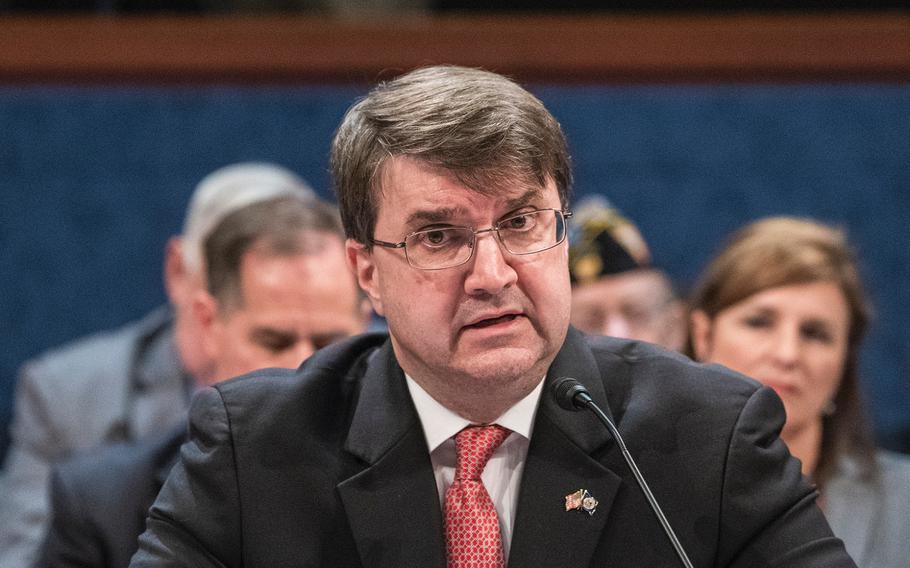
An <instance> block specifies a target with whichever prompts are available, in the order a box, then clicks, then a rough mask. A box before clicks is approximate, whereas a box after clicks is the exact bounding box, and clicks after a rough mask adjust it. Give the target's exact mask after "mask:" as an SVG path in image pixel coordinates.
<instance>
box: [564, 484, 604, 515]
mask: <svg viewBox="0 0 910 568" xmlns="http://www.w3.org/2000/svg"><path fill="white" fill-rule="evenodd" d="M596 510H597V499H595V498H594V496H593V495H591V494H590V493H588V490H587V489H579V490H578V491H575V492H574V493H569V494H568V495H566V511H584V512H586V513H587V514H588V515H593V514H594V511H596Z"/></svg>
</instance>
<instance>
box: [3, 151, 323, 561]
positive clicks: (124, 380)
mask: <svg viewBox="0 0 910 568" xmlns="http://www.w3.org/2000/svg"><path fill="white" fill-rule="evenodd" d="M312 193H313V192H312V190H311V189H310V188H309V186H307V184H306V183H305V182H304V181H303V180H301V179H300V178H299V177H297V176H296V175H295V174H293V173H292V172H290V171H288V170H286V169H284V168H282V167H280V166H276V165H272V164H264V163H243V164H235V165H232V166H228V167H225V168H222V169H219V170H217V171H215V172H213V173H211V174H210V175H209V176H207V177H206V178H205V179H203V180H202V182H200V184H199V185H198V186H197V188H196V190H195V192H194V194H193V197H192V199H191V202H190V205H189V208H188V210H187V216H186V221H185V223H184V229H183V234H182V235H181V236H178V237H173V238H171V239H170V240H169V241H168V243H167V248H166V251H165V263H164V282H165V288H166V291H167V295H168V300H169V304H170V305H169V306H168V307H162V308H159V309H157V310H155V311H154V312H152V313H151V314H149V315H147V316H146V317H144V318H143V319H141V320H140V321H138V322H133V323H131V324H128V325H126V326H124V327H122V328H120V329H116V330H112V331H107V332H103V333H99V334H97V335H93V336H90V337H87V338H83V339H80V340H77V341H75V342H73V343H71V344H68V345H65V346H63V347H60V348H57V349H54V350H52V351H50V352H48V353H46V354H44V355H41V356H39V357H38V358H36V359H34V360H32V361H29V362H27V363H25V364H24V365H23V366H22V370H21V372H20V376H19V380H18V383H17V391H16V397H15V403H14V404H15V410H14V418H13V423H12V425H11V438H12V446H11V448H10V453H9V455H8V456H7V460H6V466H5V469H4V471H3V472H2V476H0V567H3V568H6V567H16V568H18V567H21V566H29V565H31V563H32V561H33V560H34V556H35V553H36V550H37V548H38V546H39V545H40V542H41V538H42V535H43V534H44V531H45V527H46V519H47V510H48V489H47V487H48V475H49V472H50V468H51V466H52V465H53V464H54V463H55V462H57V461H59V460H62V459H65V458H67V457H68V456H70V455H72V454H73V453H74V452H76V451H79V450H85V449H88V448H92V447H94V446H97V445H100V444H108V443H112V442H117V441H130V440H136V439H139V438H142V437H144V436H146V435H148V434H150V433H153V432H161V431H162V430H166V429H168V428H170V427H172V426H173V425H175V424H177V423H179V422H182V421H183V420H184V418H185V414H186V409H187V405H188V401H189V398H190V395H191V393H192V392H193V391H194V390H195V388H196V387H197V386H198V385H199V384H204V383H205V382H207V381H208V380H209V379H210V377H211V376H212V373H213V371H214V367H213V365H214V361H213V360H212V357H211V356H210V355H209V352H208V351H206V350H205V349H203V348H202V345H200V342H199V341H200V340H199V338H200V337H201V334H200V327H199V323H197V320H196V318H194V317H193V316H192V311H193V309H194V308H193V305H194V298H196V296H197V294H198V293H199V291H200V290H201V289H202V288H203V285H204V280H205V278H204V267H203V266H202V264H203V263H202V260H201V259H202V256H203V253H202V244H203V242H204V240H205V238H206V236H207V235H208V234H209V233H210V232H211V230H212V228H213V227H215V225H217V224H218V223H219V222H220V221H222V220H223V219H224V218H225V217H226V216H227V215H229V214H230V213H232V212H233V211H236V210H237V209H239V208H242V207H244V206H246V205H249V204H251V203H255V202H259V201H263V200H267V199H272V198H275V197H280V196H308V195H312Z"/></svg>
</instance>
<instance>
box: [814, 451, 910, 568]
mask: <svg viewBox="0 0 910 568" xmlns="http://www.w3.org/2000/svg"><path fill="white" fill-rule="evenodd" d="M876 461H877V462H878V470H879V477H878V479H877V480H866V479H862V478H861V477H860V476H859V474H858V471H857V468H856V467H855V465H854V464H852V463H851V462H849V461H845V463H843V464H841V468H840V471H839V474H838V476H837V477H835V478H834V479H832V480H831V481H829V482H828V486H827V487H826V489H825V503H826V505H825V513H826V514H827V516H828V522H829V523H831V529H832V530H833V531H834V534H836V535H837V536H839V537H840V538H842V539H843V540H844V544H845V545H846V546H847V552H849V553H850V555H851V556H853V559H854V560H856V564H857V566H859V567H860V568H907V566H910V457H907V456H904V455H901V454H894V453H891V452H885V451H880V452H878V455H877V456H876Z"/></svg>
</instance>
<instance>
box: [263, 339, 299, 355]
mask: <svg viewBox="0 0 910 568" xmlns="http://www.w3.org/2000/svg"><path fill="white" fill-rule="evenodd" d="M257 342H258V343H259V345H261V346H262V347H263V348H264V349H266V350H268V351H270V352H272V353H281V352H283V351H287V350H288V349H290V348H291V347H293V346H294V343H295V342H296V338H293V337H283V336H270V337H260V338H258V341H257Z"/></svg>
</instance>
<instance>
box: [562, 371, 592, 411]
mask: <svg viewBox="0 0 910 568" xmlns="http://www.w3.org/2000/svg"><path fill="white" fill-rule="evenodd" d="M552 391H553V398H555V399H556V403H557V404H558V405H559V406H561V407H562V408H564V409H566V410H582V409H583V408H585V401H584V398H587V399H589V400H590V398H591V395H590V394H589V393H588V389H586V388H585V387H584V385H582V384H581V383H579V382H578V381H577V380H575V379H573V378H572V377H561V378H559V379H556V380H555V381H554V382H553V388H552ZM579 395H584V396H583V397H580V396H579Z"/></svg>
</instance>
